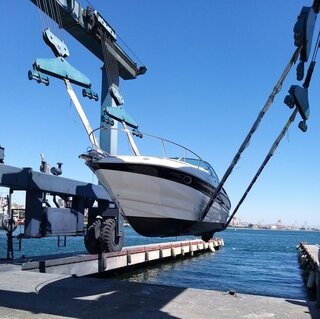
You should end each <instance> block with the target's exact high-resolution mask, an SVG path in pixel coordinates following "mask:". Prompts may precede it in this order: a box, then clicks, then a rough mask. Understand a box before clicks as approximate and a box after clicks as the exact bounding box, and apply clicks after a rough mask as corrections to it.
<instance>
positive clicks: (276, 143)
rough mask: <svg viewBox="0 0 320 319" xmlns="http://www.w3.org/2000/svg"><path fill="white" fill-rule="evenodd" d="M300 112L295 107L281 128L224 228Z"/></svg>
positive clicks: (227, 224)
mask: <svg viewBox="0 0 320 319" xmlns="http://www.w3.org/2000/svg"><path fill="white" fill-rule="evenodd" d="M297 113H298V109H297V108H295V110H294V111H293V113H292V114H291V116H290V117H289V119H288V121H287V123H286V125H285V126H284V127H283V129H282V130H281V132H280V134H279V135H278V137H277V138H276V140H275V141H274V143H273V144H272V146H271V148H270V150H269V152H268V154H267V156H266V157H265V159H264V161H263V162H262V164H261V166H260V167H259V169H258V171H257V173H256V175H255V176H254V177H253V179H252V181H251V183H250V184H249V186H248V188H247V189H246V190H245V192H244V194H243V195H242V197H241V199H240V200H239V202H238V204H237V206H236V207H235V209H234V210H233V212H232V214H231V216H230V217H229V219H228V221H227V223H226V224H225V226H224V228H223V229H226V228H227V227H228V226H229V224H230V222H231V220H232V218H233V217H234V215H235V214H236V213H237V211H238V209H239V208H240V206H241V204H242V203H243V201H244V200H245V199H246V197H247V195H248V194H249V192H250V190H251V188H252V187H253V185H254V184H255V182H256V181H257V179H258V177H259V176H260V174H261V172H262V171H263V169H264V168H265V166H266V165H267V163H268V162H269V160H270V158H271V157H272V155H273V154H274V152H275V150H276V149H277V147H278V145H279V143H280V141H281V140H282V138H283V137H284V135H285V134H286V132H287V131H288V129H289V127H290V125H291V123H292V122H293V121H294V119H295V117H296V115H297Z"/></svg>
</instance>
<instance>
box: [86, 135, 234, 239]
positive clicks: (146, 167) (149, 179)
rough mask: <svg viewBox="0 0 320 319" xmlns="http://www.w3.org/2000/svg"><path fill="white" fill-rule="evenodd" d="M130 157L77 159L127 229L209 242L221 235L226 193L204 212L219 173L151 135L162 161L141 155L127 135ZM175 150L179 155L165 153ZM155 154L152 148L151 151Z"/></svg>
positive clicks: (96, 153) (95, 153)
mask: <svg viewBox="0 0 320 319" xmlns="http://www.w3.org/2000/svg"><path fill="white" fill-rule="evenodd" d="M123 131H125V132H126V134H127V136H128V137H129V141H130V144H131V148H132V150H133V153H134V154H133V155H116V156H115V155H109V154H105V153H101V151H96V150H91V151H89V152H88V153H86V154H84V155H82V156H81V157H82V158H84V159H85V160H86V164H87V165H88V166H89V167H90V168H91V169H92V170H93V171H94V173H95V174H96V176H97V178H98V180H99V181H100V182H101V184H102V185H103V186H104V187H105V188H106V189H107V191H108V192H109V194H110V196H111V198H112V200H113V201H114V202H115V203H116V204H117V206H118V207H119V208H120V210H121V212H122V213H123V214H124V215H125V217H126V219H127V220H128V222H129V223H130V225H131V226H132V227H133V228H134V229H135V230H136V231H137V232H138V233H139V234H141V235H144V236H149V237H154V236H157V237H158V236H160V237H165V236H177V235H184V234H192V235H202V237H203V238H204V239H207V240H208V239H210V238H211V237H212V235H213V233H214V232H216V231H219V230H222V229H223V228H224V225H225V223H226V222H227V219H228V216H229V210H230V207H231V204H230V200H229V198H228V195H227V193H226V192H225V190H224V189H222V190H221V192H220V193H219V194H218V196H217V198H216V200H215V201H214V203H213V205H212V206H211V208H210V210H209V211H208V213H207V214H206V215H205V216H204V215H203V213H204V210H205V208H206V206H207V204H208V201H209V199H210V195H212V194H213V193H214V191H215V189H216V187H217V186H218V184H219V180H218V177H217V174H216V173H215V171H214V170H213V168H212V167H211V165H209V164H208V163H207V162H205V161H203V160H202V159H201V158H200V157H199V156H197V155H196V154H195V153H193V152H192V151H190V150H188V149H187V148H185V147H182V146H180V145H178V144H176V143H173V142H170V141H168V140H164V139H160V138H157V137H155V136H150V135H146V134H144V135H143V139H142V141H143V140H145V139H146V136H148V137H152V138H155V139H156V140H158V141H159V142H160V145H161V149H162V150H163V154H162V155H161V156H150V155H148V156H144V155H142V154H141V153H140V150H138V147H137V145H136V143H135V142H134V141H133V137H132V135H131V134H130V132H129V131H128V130H127V129H125V130H123ZM173 149H174V150H175V151H178V152H179V154H178V155H177V156H169V154H168V152H171V151H172V150H173ZM150 150H154V148H150V149H149V151H150Z"/></svg>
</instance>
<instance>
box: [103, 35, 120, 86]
mask: <svg viewBox="0 0 320 319" xmlns="http://www.w3.org/2000/svg"><path fill="white" fill-rule="evenodd" d="M101 47H102V52H103V60H104V67H105V70H106V76H107V79H108V85H109V88H110V86H111V85H112V84H113V83H114V84H116V85H117V86H119V67H118V61H117V59H116V58H115V56H114V52H115V47H114V43H113V42H112V41H111V39H110V38H109V37H108V36H107V34H106V32H104V33H103V35H102V36H101ZM112 51H113V52H112Z"/></svg>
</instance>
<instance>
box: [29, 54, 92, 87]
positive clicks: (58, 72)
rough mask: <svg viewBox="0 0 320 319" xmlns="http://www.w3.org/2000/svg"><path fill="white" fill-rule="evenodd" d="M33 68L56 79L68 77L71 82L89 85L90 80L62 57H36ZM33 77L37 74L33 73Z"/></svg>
mask: <svg viewBox="0 0 320 319" xmlns="http://www.w3.org/2000/svg"><path fill="white" fill-rule="evenodd" d="M33 69H34V70H35V71H38V72H42V73H44V74H47V75H51V76H54V77H56V78H58V79H62V80H64V79H68V80H69V81H70V82H71V83H74V84H77V85H80V86H82V87H85V88H90V87H91V82H90V80H89V79H88V78H87V77H86V76H85V75H84V74H83V73H81V72H80V71H79V70H77V69H76V68H75V67H73V66H72V65H71V64H70V63H68V62H67V61H66V60H65V59H64V58H62V57H58V58H54V59H36V61H35V63H34V64H33ZM34 73H35V72H34ZM32 75H33V74H32ZM29 78H30V77H29ZM32 79H34V78H33V77H32ZM35 79H37V74H35ZM38 82H39V81H38ZM41 82H42V81H41Z"/></svg>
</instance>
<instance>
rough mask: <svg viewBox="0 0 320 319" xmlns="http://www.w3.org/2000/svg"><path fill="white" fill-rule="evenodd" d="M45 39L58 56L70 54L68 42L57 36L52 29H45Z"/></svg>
mask: <svg viewBox="0 0 320 319" xmlns="http://www.w3.org/2000/svg"><path fill="white" fill-rule="evenodd" d="M43 40H44V42H45V43H46V44H47V45H48V46H49V47H50V48H51V50H52V51H53V53H54V54H55V56H56V57H58V56H61V57H63V58H66V57H68V56H69V55H70V53H69V50H68V48H67V46H66V44H65V43H64V42H63V41H61V40H60V39H59V38H57V37H56V36H55V35H54V34H53V33H52V32H51V31H50V29H46V30H44V31H43Z"/></svg>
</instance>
